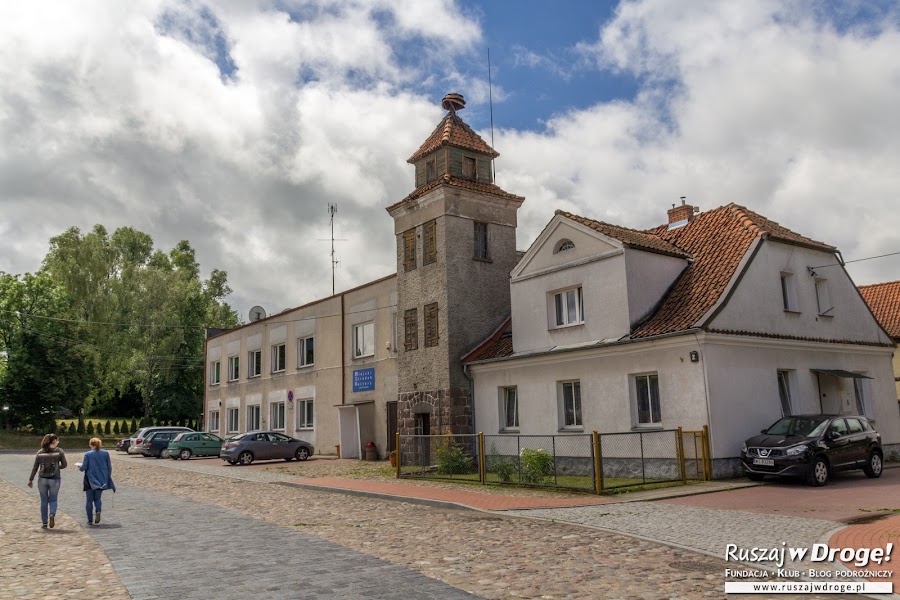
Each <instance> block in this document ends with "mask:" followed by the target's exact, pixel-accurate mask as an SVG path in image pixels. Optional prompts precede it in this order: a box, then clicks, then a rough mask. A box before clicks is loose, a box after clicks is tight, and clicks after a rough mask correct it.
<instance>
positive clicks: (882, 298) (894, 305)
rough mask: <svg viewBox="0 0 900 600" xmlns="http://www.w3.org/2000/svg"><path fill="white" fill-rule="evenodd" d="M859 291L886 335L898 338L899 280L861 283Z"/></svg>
mask: <svg viewBox="0 0 900 600" xmlns="http://www.w3.org/2000/svg"><path fill="white" fill-rule="evenodd" d="M859 293H860V294H862V297H863V300H865V301H866V304H868V305H869V308H871V309H872V313H873V314H874V315H875V318H876V319H878V322H879V323H881V325H882V326H883V327H884V328H885V330H886V331H887V332H888V335H890V336H891V337H892V338H894V339H895V340H896V339H900V281H888V282H886V283H875V284H872V285H861V286H859Z"/></svg>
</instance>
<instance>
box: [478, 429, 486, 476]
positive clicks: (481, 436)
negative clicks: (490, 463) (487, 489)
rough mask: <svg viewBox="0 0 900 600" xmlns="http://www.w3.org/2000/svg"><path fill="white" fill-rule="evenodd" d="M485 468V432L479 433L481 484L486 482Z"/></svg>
mask: <svg viewBox="0 0 900 600" xmlns="http://www.w3.org/2000/svg"><path fill="white" fill-rule="evenodd" d="M484 472H485V468H484V432H483V431H479V432H478V480H479V481H480V482H481V483H484V482H485V479H486V478H485V476H484Z"/></svg>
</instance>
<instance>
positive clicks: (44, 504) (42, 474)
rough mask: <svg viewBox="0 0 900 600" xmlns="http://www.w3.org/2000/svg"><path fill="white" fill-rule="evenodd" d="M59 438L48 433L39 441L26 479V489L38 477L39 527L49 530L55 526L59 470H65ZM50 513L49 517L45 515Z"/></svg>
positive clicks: (59, 481) (64, 459) (63, 453)
mask: <svg viewBox="0 0 900 600" xmlns="http://www.w3.org/2000/svg"><path fill="white" fill-rule="evenodd" d="M58 446H59V437H58V436H57V435H56V434H54V433H48V434H47V435H45V436H44V439H42V440H41V450H40V452H38V453H37V455H36V456H35V457H34V466H32V467H31V476H30V477H29V478H28V487H33V486H34V476H35V474H37V476H38V492H40V494H41V527H43V528H45V529H46V527H47V524H48V523H49V524H50V528H51V529H53V527H55V526H56V505H57V497H58V496H59V484H60V483H61V482H62V478H61V477H60V474H59V472H60V470H62V469H65V468H66V467H67V466H68V465H69V463H68V462H66V453H65V452H63V451H62V448H59V447H58ZM48 512H49V513H50V514H49V515H48V514H47V513H48Z"/></svg>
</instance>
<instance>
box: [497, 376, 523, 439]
mask: <svg viewBox="0 0 900 600" xmlns="http://www.w3.org/2000/svg"><path fill="white" fill-rule="evenodd" d="M510 393H512V401H513V402H514V403H515V406H514V407H513V424H512V425H510V423H509V402H510ZM499 396H500V431H501V432H514V431H519V389H518V387H517V386H514V385H508V386H503V387H501V388H500V389H499Z"/></svg>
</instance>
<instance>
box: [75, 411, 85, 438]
mask: <svg viewBox="0 0 900 600" xmlns="http://www.w3.org/2000/svg"><path fill="white" fill-rule="evenodd" d="M75 432H76V433H78V435H84V419H82V418H81V415H78V427H76V428H75Z"/></svg>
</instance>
